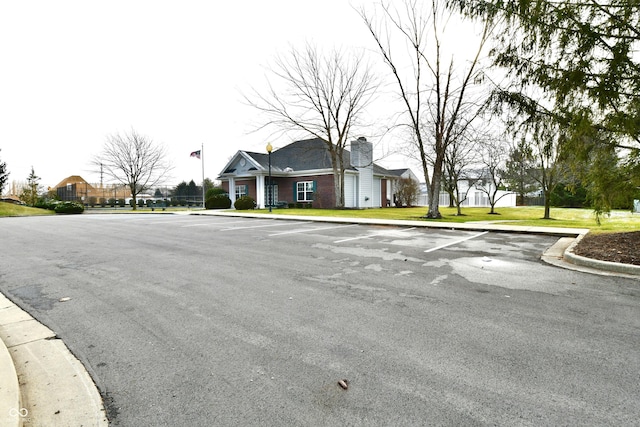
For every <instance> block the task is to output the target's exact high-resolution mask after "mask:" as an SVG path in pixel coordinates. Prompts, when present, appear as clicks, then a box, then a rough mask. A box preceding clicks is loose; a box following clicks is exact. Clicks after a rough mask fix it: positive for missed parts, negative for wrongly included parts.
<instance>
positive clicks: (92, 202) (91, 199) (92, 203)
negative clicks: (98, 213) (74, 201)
mask: <svg viewBox="0 0 640 427" xmlns="http://www.w3.org/2000/svg"><path fill="white" fill-rule="evenodd" d="M96 203H98V198H97V197H96V196H90V197H89V206H91V207H92V208H93V207H95V206H96Z"/></svg>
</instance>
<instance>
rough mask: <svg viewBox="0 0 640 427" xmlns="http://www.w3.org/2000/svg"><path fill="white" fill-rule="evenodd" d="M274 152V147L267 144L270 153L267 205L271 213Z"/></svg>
mask: <svg viewBox="0 0 640 427" xmlns="http://www.w3.org/2000/svg"><path fill="white" fill-rule="evenodd" d="M272 150H273V147H272V146H271V143H270V142H269V143H267V153H269V184H267V203H268V204H269V212H271V205H272V204H273V203H271V198H272V197H273V196H272V195H273V188H272V186H271V151H272Z"/></svg>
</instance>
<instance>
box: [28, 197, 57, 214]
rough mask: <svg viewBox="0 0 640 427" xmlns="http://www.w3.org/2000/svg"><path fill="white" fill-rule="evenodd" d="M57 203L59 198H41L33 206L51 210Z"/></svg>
mask: <svg viewBox="0 0 640 427" xmlns="http://www.w3.org/2000/svg"><path fill="white" fill-rule="evenodd" d="M58 203H60V201H59V200H53V199H46V200H45V199H41V200H38V201H37V202H36V204H35V205H34V206H33V207H34V208H40V209H47V210H49V211H52V210H55V208H56V205H58Z"/></svg>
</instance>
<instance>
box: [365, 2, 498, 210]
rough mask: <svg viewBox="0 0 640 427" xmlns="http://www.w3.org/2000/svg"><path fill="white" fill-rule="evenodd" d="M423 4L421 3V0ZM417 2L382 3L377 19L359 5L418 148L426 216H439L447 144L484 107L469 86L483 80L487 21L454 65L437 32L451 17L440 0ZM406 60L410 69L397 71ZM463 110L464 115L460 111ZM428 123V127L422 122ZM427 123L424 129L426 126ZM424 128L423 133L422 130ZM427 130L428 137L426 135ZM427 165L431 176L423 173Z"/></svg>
mask: <svg viewBox="0 0 640 427" xmlns="http://www.w3.org/2000/svg"><path fill="white" fill-rule="evenodd" d="M424 3H427V2H424ZM422 4H423V2H422V1H419V0H404V1H403V3H402V5H401V6H400V7H399V8H396V7H392V6H391V2H382V3H381V4H380V9H381V12H382V18H381V19H380V21H381V22H378V20H376V19H375V17H374V16H371V15H369V14H368V13H367V12H366V10H365V9H364V8H363V9H361V10H360V16H361V17H362V19H363V21H364V23H365V25H366V26H367V28H368V30H369V32H370V33H371V35H372V36H373V39H374V40H375V42H376V45H377V47H378V49H379V51H380V53H381V55H382V58H383V60H384V63H385V64H386V65H387V66H388V67H389V69H390V70H391V73H392V75H393V79H394V81H395V84H396V87H397V91H398V95H399V97H400V98H401V100H402V103H403V104H404V113H405V116H406V118H407V124H406V126H407V127H408V128H409V129H410V130H411V132H412V134H413V137H414V138H413V139H414V140H415V143H416V146H417V149H418V151H419V153H420V160H421V163H422V171H423V174H424V178H425V182H426V184H427V189H428V196H429V210H428V212H427V214H426V217H427V218H441V217H442V215H441V214H440V210H439V194H440V188H441V182H442V171H443V165H444V160H445V153H446V150H447V146H448V145H449V144H450V143H451V141H452V140H453V139H454V138H455V137H456V134H458V133H459V132H462V133H464V132H466V131H467V129H468V127H469V126H470V125H471V123H473V122H474V121H475V119H476V118H477V117H478V115H479V114H480V112H481V111H482V109H483V108H484V106H485V103H484V102H482V101H480V97H479V96H478V94H477V93H473V92H474V91H473V89H474V88H476V87H479V85H480V84H481V83H482V80H483V78H482V77H483V73H482V71H481V69H480V57H481V54H482V52H483V49H484V46H485V43H486V42H487V40H488V38H489V34H490V29H491V28H492V27H491V25H490V24H489V23H488V21H487V23H485V24H484V26H483V28H482V30H481V32H480V36H479V38H478V41H477V43H478V47H477V50H476V51H475V54H474V55H473V57H472V58H471V60H470V61H468V62H466V67H462V66H460V64H458V65H456V64H455V61H454V58H453V56H451V57H450V58H449V59H447V58H445V53H444V51H443V47H442V33H443V32H444V29H445V28H446V26H447V23H448V22H449V20H450V19H451V18H452V16H453V15H452V12H450V11H449V10H448V9H447V8H446V2H445V1H439V0H431V1H429V2H428V6H429V8H428V9H423V8H422ZM392 34H395V35H398V36H399V37H400V38H401V39H402V40H403V41H404V42H405V43H406V45H407V48H408V49H406V50H405V49H402V51H403V52H404V51H407V52H409V55H408V57H403V56H401V57H396V56H395V50H394V49H393V47H394V46H395V45H394V43H393V42H392ZM406 61H408V62H409V64H410V65H411V67H410V68H411V70H410V72H408V73H405V72H403V69H404V63H405V62H406ZM463 111H466V114H461V113H462V112H463ZM426 123H428V124H429V126H426V125H425V124H426ZM427 127H429V128H430V131H429V130H427ZM425 131H427V132H428V133H427V134H425ZM429 133H432V134H433V140H431V141H430V140H429V137H428V136H427V135H428V134H429ZM429 145H430V146H431V147H432V151H433V153H434V159H433V164H432V165H430V164H429V162H428V158H427V152H428V150H429V148H428V146H429ZM429 167H431V170H432V175H431V177H429Z"/></svg>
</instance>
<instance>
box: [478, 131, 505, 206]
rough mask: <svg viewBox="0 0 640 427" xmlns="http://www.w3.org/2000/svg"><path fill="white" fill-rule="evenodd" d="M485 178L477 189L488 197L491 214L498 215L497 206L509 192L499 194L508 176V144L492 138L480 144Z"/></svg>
mask: <svg viewBox="0 0 640 427" xmlns="http://www.w3.org/2000/svg"><path fill="white" fill-rule="evenodd" d="M480 146H481V157H482V164H483V172H484V174H483V175H484V177H483V179H482V182H481V183H478V184H477V185H476V188H477V189H478V190H480V191H482V192H483V193H485V194H486V195H487V198H488V199H489V205H490V206H491V210H490V211H489V213H490V214H492V215H493V214H496V211H495V207H496V204H497V203H498V202H499V201H500V199H502V198H503V197H505V196H506V195H507V194H510V193H508V192H506V191H505V192H503V193H502V194H499V191H500V188H501V187H502V186H503V183H504V179H505V174H506V161H507V158H508V156H509V151H508V150H507V144H506V142H504V141H502V140H500V139H495V138H491V137H490V136H489V137H488V138H486V139H485V140H484V141H482V142H481V143H480Z"/></svg>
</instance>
